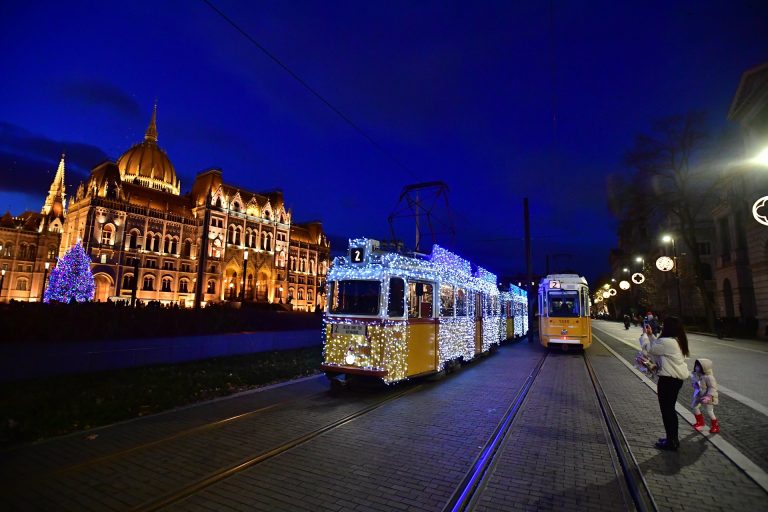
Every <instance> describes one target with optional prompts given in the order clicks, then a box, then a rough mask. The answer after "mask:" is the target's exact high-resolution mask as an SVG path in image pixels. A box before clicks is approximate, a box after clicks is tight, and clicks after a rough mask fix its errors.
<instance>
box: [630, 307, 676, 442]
mask: <svg viewBox="0 0 768 512" xmlns="http://www.w3.org/2000/svg"><path fill="white" fill-rule="evenodd" d="M644 327H645V332H644V334H643V336H641V337H640V344H641V345H642V347H643V354H645V355H649V354H650V355H651V356H653V357H654V358H655V359H656V361H657V362H658V364H659V366H660V368H659V373H658V375H659V383H658V384H657V386H656V389H657V393H658V396H659V408H660V409H661V419H662V421H664V430H665V431H666V433H667V437H666V438H664V439H659V441H658V442H657V443H656V448H658V449H660V450H673V451H674V450H677V448H678V446H680V441H679V439H678V438H677V413H676V412H675V404H676V403H677V395H678V393H679V392H680V388H681V387H682V386H683V381H684V380H685V379H687V378H688V365H686V364H685V358H686V357H687V356H688V338H687V337H686V335H685V329H684V328H683V322H681V321H680V319H679V318H677V317H674V316H669V317H667V318H666V319H665V320H664V327H663V328H662V330H661V334H660V335H659V337H658V338H656V337H655V336H654V335H653V329H652V327H651V326H650V325H647V324H646V325H645V326H644ZM643 338H646V339H643Z"/></svg>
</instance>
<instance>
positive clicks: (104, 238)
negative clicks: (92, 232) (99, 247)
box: [101, 224, 115, 245]
mask: <svg viewBox="0 0 768 512" xmlns="http://www.w3.org/2000/svg"><path fill="white" fill-rule="evenodd" d="M114 239H115V227H114V226H113V225H112V224H105V225H104V227H103V228H101V243H102V244H104V245H112V243H113V242H114Z"/></svg>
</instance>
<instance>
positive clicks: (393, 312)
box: [387, 277, 405, 318]
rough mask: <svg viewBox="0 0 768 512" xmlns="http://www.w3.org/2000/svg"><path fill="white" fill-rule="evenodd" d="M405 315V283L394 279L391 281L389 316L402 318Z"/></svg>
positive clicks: (388, 305)
mask: <svg viewBox="0 0 768 512" xmlns="http://www.w3.org/2000/svg"><path fill="white" fill-rule="evenodd" d="M403 315H405V281H403V280H402V279H400V278H395V277H393V278H392V279H390V280H389V302H388V303H387V316H389V317H393V318H401V317H402V316H403Z"/></svg>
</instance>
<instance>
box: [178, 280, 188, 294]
mask: <svg viewBox="0 0 768 512" xmlns="http://www.w3.org/2000/svg"><path fill="white" fill-rule="evenodd" d="M179 293H189V279H182V280H180V281H179Z"/></svg>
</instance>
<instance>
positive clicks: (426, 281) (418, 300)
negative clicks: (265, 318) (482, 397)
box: [321, 238, 522, 383]
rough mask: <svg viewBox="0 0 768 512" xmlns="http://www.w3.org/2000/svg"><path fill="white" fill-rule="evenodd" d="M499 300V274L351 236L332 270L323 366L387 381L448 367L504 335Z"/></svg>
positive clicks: (442, 254) (337, 374) (334, 373)
mask: <svg viewBox="0 0 768 512" xmlns="http://www.w3.org/2000/svg"><path fill="white" fill-rule="evenodd" d="M501 299H502V295H501V294H500V293H499V290H498V287H497V285H496V276H495V275H494V274H492V273H491V272H488V271H487V270H485V269H483V268H480V267H476V268H475V270H474V271H473V269H472V265H471V264H470V262H469V261H467V260H465V259H463V258H461V257H459V256H457V255H456V254H454V253H452V252H450V251H448V250H446V249H444V248H442V247H440V246H438V245H435V246H434V247H433V249H432V253H431V254H429V255H426V254H417V253H410V254H405V253H402V252H400V251H397V250H395V249H392V250H389V249H386V248H382V247H381V244H380V243H379V242H378V241H376V240H371V239H366V238H361V239H355V240H350V242H349V251H348V253H347V255H346V256H338V257H336V258H335V259H334V260H333V264H332V265H331V268H330V270H329V272H328V280H327V301H326V302H327V304H326V310H325V317H324V320H325V330H324V331H325V340H324V362H323V364H322V365H321V369H322V370H323V371H324V372H326V374H327V375H328V377H329V378H330V379H333V380H344V379H346V378H347V377H348V376H368V377H374V378H376V379H381V380H382V381H384V382H386V383H392V382H397V381H400V380H404V379H407V378H411V377H416V376H422V375H429V374H435V373H438V372H442V371H445V370H446V369H449V368H452V367H454V366H455V365H456V363H458V362H461V361H469V360H471V359H473V358H475V357H477V356H478V355H480V354H485V353H487V352H489V351H491V350H492V349H493V348H495V347H496V346H498V344H499V343H500V342H501V341H503V340H504V339H506V337H507V332H508V329H507V327H506V320H505V317H504V316H503V315H502V300H501ZM515 311H517V310H515ZM513 323H514V321H513ZM521 328H522V326H521ZM513 329H514V328H513ZM513 333H514V330H513Z"/></svg>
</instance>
